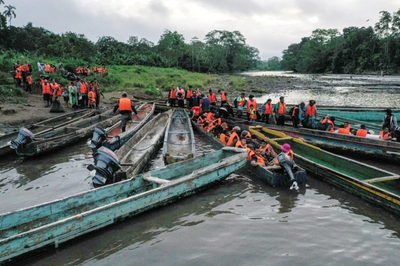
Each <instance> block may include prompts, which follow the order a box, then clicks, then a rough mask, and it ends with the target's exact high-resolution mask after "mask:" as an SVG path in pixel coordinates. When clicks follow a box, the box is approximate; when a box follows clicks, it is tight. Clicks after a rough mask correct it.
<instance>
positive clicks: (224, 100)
mask: <svg viewBox="0 0 400 266" xmlns="http://www.w3.org/2000/svg"><path fill="white" fill-rule="evenodd" d="M226 101H227V99H226V93H225V92H222V93H221V102H226Z"/></svg>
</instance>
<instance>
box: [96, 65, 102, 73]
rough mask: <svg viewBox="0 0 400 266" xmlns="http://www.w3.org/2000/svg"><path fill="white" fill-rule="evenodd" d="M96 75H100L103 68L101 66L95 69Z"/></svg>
mask: <svg viewBox="0 0 400 266" xmlns="http://www.w3.org/2000/svg"><path fill="white" fill-rule="evenodd" d="M97 73H99V74H102V73H103V68H102V67H101V66H99V67H98V68H97Z"/></svg>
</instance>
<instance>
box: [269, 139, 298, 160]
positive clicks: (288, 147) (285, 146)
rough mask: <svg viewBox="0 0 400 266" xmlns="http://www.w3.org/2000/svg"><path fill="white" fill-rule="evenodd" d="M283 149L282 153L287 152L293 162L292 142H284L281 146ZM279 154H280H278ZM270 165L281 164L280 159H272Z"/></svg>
mask: <svg viewBox="0 0 400 266" xmlns="http://www.w3.org/2000/svg"><path fill="white" fill-rule="evenodd" d="M281 149H282V152H281V153H284V154H286V155H287V156H288V158H289V160H290V161H291V162H293V151H292V150H291V147H290V144H288V143H285V144H283V145H282V147H281ZM278 156H279V155H278ZM278 156H277V157H278ZM269 165H271V166H272V165H279V159H276V160H273V161H271V162H270V163H269Z"/></svg>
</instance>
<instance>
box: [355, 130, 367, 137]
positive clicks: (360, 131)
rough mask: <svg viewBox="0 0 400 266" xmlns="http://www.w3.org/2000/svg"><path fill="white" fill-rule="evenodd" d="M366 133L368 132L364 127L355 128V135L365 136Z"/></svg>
mask: <svg viewBox="0 0 400 266" xmlns="http://www.w3.org/2000/svg"><path fill="white" fill-rule="evenodd" d="M367 134H368V131H367V130H365V129H359V130H357V134H356V136H359V137H366V136H367Z"/></svg>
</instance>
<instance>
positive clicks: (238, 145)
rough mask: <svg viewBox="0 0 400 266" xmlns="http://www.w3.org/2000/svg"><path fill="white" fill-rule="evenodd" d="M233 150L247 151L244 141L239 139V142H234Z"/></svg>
mask: <svg viewBox="0 0 400 266" xmlns="http://www.w3.org/2000/svg"><path fill="white" fill-rule="evenodd" d="M235 148H241V149H247V144H246V139H241V140H240V141H238V142H236V144H235Z"/></svg>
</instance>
